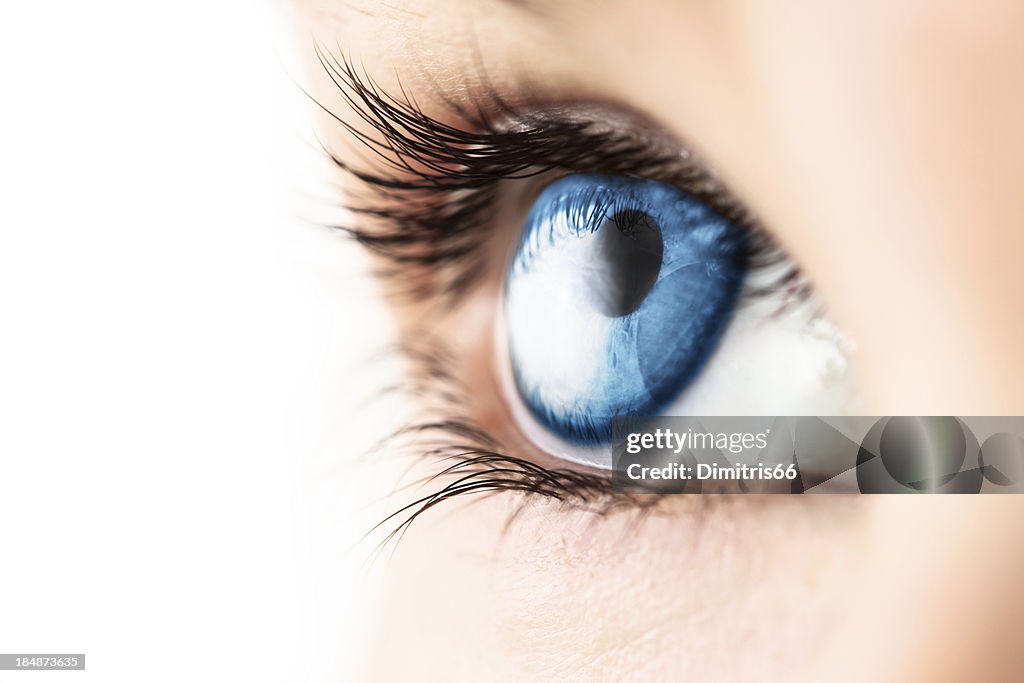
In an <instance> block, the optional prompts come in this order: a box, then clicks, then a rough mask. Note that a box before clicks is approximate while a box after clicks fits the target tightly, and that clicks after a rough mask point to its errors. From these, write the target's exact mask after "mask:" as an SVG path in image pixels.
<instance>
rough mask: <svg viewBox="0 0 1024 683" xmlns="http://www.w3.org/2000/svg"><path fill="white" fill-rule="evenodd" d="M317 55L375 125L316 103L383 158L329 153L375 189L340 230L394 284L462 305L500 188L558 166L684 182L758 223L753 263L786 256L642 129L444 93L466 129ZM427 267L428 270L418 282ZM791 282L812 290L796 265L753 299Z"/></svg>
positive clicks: (419, 296) (702, 175)
mask: <svg viewBox="0 0 1024 683" xmlns="http://www.w3.org/2000/svg"><path fill="white" fill-rule="evenodd" d="M315 51H316V55H317V58H318V60H319V61H320V63H321V65H322V66H323V68H324V70H325V71H326V72H327V74H328V75H329V77H330V78H331V80H332V81H333V82H334V84H335V86H336V87H337V89H338V91H339V92H340V93H341V96H342V97H343V99H344V100H345V104H346V105H347V108H348V109H350V110H351V111H352V113H353V114H355V116H357V117H358V118H359V119H360V120H361V121H362V122H364V123H365V124H367V125H368V126H369V128H370V131H371V132H369V133H368V132H364V131H363V130H360V129H359V128H357V127H356V126H355V125H353V124H352V123H350V122H349V121H347V120H346V119H345V118H344V117H343V116H339V115H337V114H336V113H334V112H332V111H331V110H330V109H329V108H328V107H326V106H325V105H323V104H321V103H319V102H318V103H317V104H318V105H319V106H320V107H321V108H322V109H324V111H326V112H327V113H328V114H329V115H330V116H331V117H332V118H334V120H336V121H337V122H338V123H339V124H340V125H341V126H342V127H343V128H344V129H345V130H346V131H347V133H348V134H349V135H351V137H352V139H354V140H356V141H358V142H359V143H360V144H361V145H362V146H363V148H364V149H366V150H369V151H370V152H371V153H372V157H373V158H372V161H371V163H369V164H367V166H366V167H365V168H364V167H358V166H356V165H355V164H354V163H352V162H351V161H346V160H345V159H342V158H341V156H340V155H338V154H336V153H334V152H332V151H330V150H329V149H326V148H325V152H326V153H327V154H328V156H329V157H330V159H331V161H332V162H333V163H334V164H335V165H336V166H337V167H338V168H339V169H341V170H342V171H343V172H344V173H347V174H349V175H350V176H352V177H353V178H355V179H357V180H358V181H359V183H360V184H361V185H362V186H363V187H365V188H367V189H369V190H370V191H371V194H370V196H369V197H362V198H358V197H355V196H354V193H351V192H350V193H349V197H348V200H347V203H346V208H347V209H348V210H349V211H350V212H352V213H353V214H355V215H356V216H357V217H358V221H357V224H356V225H333V226H331V227H334V228H336V229H339V230H341V231H343V232H345V233H347V234H349V235H351V236H352V237H354V238H355V239H356V240H357V241H359V242H360V243H361V244H363V245H364V246H366V247H367V248H369V249H371V250H372V251H374V252H376V253H378V254H380V255H382V256H385V257H386V263H388V264H390V265H385V266H383V267H381V268H379V269H378V273H379V274H380V275H383V276H385V277H389V279H390V281H391V283H392V287H393V289H392V291H393V292H395V293H397V294H399V295H402V296H405V297H406V298H409V299H413V300H417V301H423V300H431V299H433V300H436V299H438V298H440V299H442V300H443V301H445V302H447V303H449V304H455V303H457V302H458V301H459V300H460V299H461V296H462V295H463V294H465V293H466V292H467V291H469V290H470V289H471V288H472V286H473V284H475V283H476V282H477V281H478V280H479V279H480V278H481V277H482V276H483V275H484V273H485V263H484V262H483V260H482V259H473V258H471V257H472V256H473V255H474V254H475V253H478V252H479V249H480V248H481V246H482V244H483V243H484V242H485V241H486V239H487V237H488V232H487V231H486V230H483V229H481V228H482V226H484V225H486V224H487V222H488V219H489V217H490V216H491V211H492V209H493V206H494V204H495V200H496V194H497V193H496V189H497V185H498V183H499V182H500V181H502V180H507V179H514V178H528V177H532V176H536V175H540V174H542V173H545V172H548V171H551V170H552V169H566V170H570V171H588V172H600V173H609V174H623V175H636V176H645V177H651V176H655V177H657V179H659V180H664V181H670V182H674V183H675V184H677V185H679V186H680V187H682V189H685V190H686V191H688V192H689V193H690V194H693V195H694V196H696V197H697V198H698V199H700V200H702V201H705V202H707V203H709V204H710V205H712V206H714V208H715V209H716V210H717V211H719V212H720V213H721V214H722V215H723V216H724V217H726V218H727V219H729V220H731V221H733V222H735V223H737V224H738V225H741V226H743V227H745V228H746V229H748V230H749V232H750V235H751V239H749V240H748V244H749V250H750V254H749V259H748V260H749V263H750V266H751V268H767V267H770V266H773V265H776V264H779V263H786V262H787V259H786V257H785V255H784V254H783V253H782V252H781V251H780V250H779V249H778V248H777V247H776V246H775V245H774V242H773V241H772V240H771V239H770V238H769V237H768V236H767V233H766V232H765V231H763V230H762V229H760V228H759V227H758V226H757V224H756V221H754V220H753V218H752V217H751V216H750V215H749V213H748V212H747V211H746V209H745V208H744V207H743V205H742V204H741V203H740V202H738V201H736V200H735V199H733V198H732V197H731V196H730V195H729V194H728V193H727V192H726V191H725V190H724V189H723V188H722V187H721V184H720V183H719V182H718V181H717V180H716V179H715V178H714V176H713V175H712V174H711V173H710V172H708V171H707V169H706V168H705V167H704V166H703V165H701V164H700V163H699V162H696V161H694V160H692V156H688V157H687V158H686V160H682V159H681V157H680V155H679V154H678V153H677V152H673V153H667V152H664V151H663V152H656V151H654V150H653V149H652V148H651V145H649V144H647V143H645V142H643V141H640V140H638V139H636V137H635V136H633V135H630V134H627V133H623V132H620V131H617V130H615V129H614V128H611V127H608V126H604V125H600V123H599V122H597V121H587V120H575V119H573V120H568V119H566V118H565V117H561V118H559V117H557V116H545V115H542V114H538V113H537V112H532V111H527V110H524V109H522V108H517V107H513V106H511V105H510V104H509V103H508V102H507V101H505V99H503V98H502V97H501V96H500V95H499V94H498V93H497V92H495V91H494V90H493V89H489V90H488V91H487V95H486V97H485V98H483V99H482V100H477V101H475V103H474V110H473V111H470V110H469V109H468V108H467V107H466V106H464V105H461V104H459V103H457V102H455V101H453V100H451V99H450V98H444V97H443V96H439V97H440V98H441V99H442V100H443V102H444V103H445V105H446V106H447V107H448V109H449V110H450V111H451V112H452V113H453V115H454V116H456V117H457V118H458V119H459V120H460V121H463V122H464V123H465V124H466V127H467V128H471V130H465V129H463V128H459V127H455V126H452V125H449V124H446V123H444V122H441V121H438V120H437V119H435V118H432V117H430V116H427V115H426V114H424V113H423V111H422V110H421V108H420V107H419V106H418V105H417V104H416V101H415V100H414V99H413V98H412V97H411V96H410V95H409V94H408V93H407V92H406V91H405V90H404V88H402V87H401V86H399V91H400V96H395V95H393V94H389V93H387V92H385V91H384V90H382V89H381V88H380V87H378V86H377V85H376V83H375V82H374V81H373V79H372V78H370V77H369V76H368V75H367V74H366V73H361V72H359V71H358V70H357V69H356V68H355V67H354V66H353V64H352V62H351V61H350V60H348V59H347V58H346V57H345V56H344V55H341V54H340V53H339V54H337V55H335V54H331V53H329V52H327V51H326V50H325V49H323V48H322V47H321V46H319V45H318V46H315ZM499 119H500V120H501V125H500V126H499V125H498V123H497V121H498V120H499ZM790 265H792V264H790ZM426 274H429V275H430V277H429V278H428V277H417V276H419V275H426ZM783 286H785V287H786V288H787V289H788V290H790V292H789V293H790V297H789V298H790V299H792V300H796V299H798V298H803V297H804V295H806V293H807V290H808V287H807V286H806V284H805V283H804V282H803V281H802V277H801V273H800V271H799V269H797V268H796V267H795V266H792V267H787V268H786V269H784V270H783V271H782V272H781V273H780V274H779V275H778V277H776V278H774V280H773V281H772V282H771V283H769V285H767V286H765V287H763V288H761V289H760V290H758V291H751V292H749V294H751V295H760V294H765V293H769V292H776V291H779V289H781V288H782V287H783Z"/></svg>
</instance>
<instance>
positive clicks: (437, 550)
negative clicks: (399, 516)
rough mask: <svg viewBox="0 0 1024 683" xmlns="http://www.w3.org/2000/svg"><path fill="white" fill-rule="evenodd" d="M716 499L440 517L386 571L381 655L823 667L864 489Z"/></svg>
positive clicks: (542, 673)
mask: <svg viewBox="0 0 1024 683" xmlns="http://www.w3.org/2000/svg"><path fill="white" fill-rule="evenodd" d="M710 500H711V499H707V500H704V499H693V498H690V499H678V500H676V501H673V502H672V505H671V507H670V508H667V509H666V510H665V511H664V514H661V513H654V514H652V515H651V516H649V517H647V518H646V519H643V520H640V519H638V518H637V517H636V516H634V515H630V514H628V513H622V514H620V515H617V516H615V517H610V518H598V517H594V516H592V515H590V514H588V513H567V512H566V511H565V510H563V509H560V508H558V507H557V506H551V505H547V504H544V503H539V504H537V503H531V504H528V505H527V507H525V508H520V507H519V504H518V502H516V501H514V500H511V497H510V496H503V497H496V498H493V499H489V500H485V501H481V502H477V503H473V504H471V505H465V506H463V508H462V509H460V510H454V509H452V510H450V511H448V512H447V513H444V514H441V515H437V516H436V517H433V518H426V519H424V520H423V522H424V524H422V525H420V526H418V528H417V529H416V530H415V532H414V533H411V534H410V535H408V536H407V537H406V539H405V540H403V541H402V545H401V547H400V549H399V551H398V552H397V553H396V554H395V555H394V556H392V558H391V559H390V560H388V562H387V565H386V567H384V568H383V572H382V577H381V583H380V585H379V587H378V589H379V591H380V593H379V599H380V600H381V602H382V603H383V604H384V605H386V608H385V609H383V610H382V613H383V614H382V617H381V621H380V623H379V624H378V625H377V628H375V629H374V632H373V642H374V651H375V652H376V654H375V655H374V654H371V656H373V657H374V658H375V661H377V662H380V663H384V664H386V665H387V666H394V667H408V669H407V670H396V671H389V672H388V673H390V674H405V675H411V674H412V673H414V672H415V671H422V670H440V667H444V669H445V670H449V671H460V670H464V671H488V672H489V674H488V675H489V677H491V678H492V679H493V680H523V679H524V678H525V679H534V678H538V677H539V678H544V679H550V678H568V679H573V680H575V679H590V680H592V679H604V680H608V679H616V680H619V679H629V678H644V677H646V676H651V675H655V674H656V677H658V678H665V677H666V675H668V676H669V677H671V678H674V679H676V680H681V679H685V680H698V679H711V680H735V679H740V678H742V679H747V678H761V679H766V680H784V679H787V678H792V676H793V675H795V673H796V672H800V671H805V670H808V669H809V668H810V667H812V666H813V665H814V662H815V657H816V653H817V652H818V651H819V650H820V649H823V648H824V647H826V646H827V645H828V644H829V639H830V638H831V637H832V635H833V633H834V631H833V629H834V628H836V625H837V624H838V623H840V622H841V620H840V619H839V618H838V617H839V616H840V614H841V613H842V612H843V610H845V609H847V608H848V607H849V606H848V605H847V604H846V603H845V600H846V597H845V596H848V595H850V594H851V593H852V591H850V590H848V589H849V587H850V586H853V585H855V584H856V573H857V571H858V569H859V567H860V564H859V563H860V560H858V559H857V558H858V557H859V556H861V555H862V553H863V550H864V536H863V533H862V531H863V530H862V528H861V526H860V523H861V521H862V520H863V519H864V515H863V513H862V510H860V508H862V507H864V503H863V500H860V501H856V504H854V505H849V504H847V502H845V501H840V500H839V499H837V498H834V497H830V499H829V501H828V502H826V503H824V504H822V503H818V502H814V501H812V502H806V500H805V499H801V500H799V501H797V500H796V499H785V500H783V499H781V498H775V499H773V500H764V499H755V498H752V497H748V498H744V499H742V500H738V499H735V500H732V501H726V500H718V501H715V502H709V501H710ZM737 500H738V502H737ZM812 508H813V509H812ZM517 512H518V514H517V516H516V517H515V521H514V523H513V524H512V525H510V526H508V525H507V522H508V521H509V519H510V515H512V514H515V513H517ZM814 520H817V521H814ZM794 602H799V604H800V609H799V610H794V609H793V605H794ZM737 643H742V645H743V646H742V648H740V647H737V646H736V644H737ZM794 643H799V646H798V647H797V646H794V645H793V644H794ZM396 652H403V655H402V657H396V656H395V654H394V653H396ZM404 653H408V655H406V654H404Z"/></svg>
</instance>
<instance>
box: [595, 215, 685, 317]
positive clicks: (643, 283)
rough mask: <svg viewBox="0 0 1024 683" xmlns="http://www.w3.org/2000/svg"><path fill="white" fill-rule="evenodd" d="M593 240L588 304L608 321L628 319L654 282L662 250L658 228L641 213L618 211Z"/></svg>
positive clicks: (662, 245) (606, 221) (659, 268)
mask: <svg viewBox="0 0 1024 683" xmlns="http://www.w3.org/2000/svg"><path fill="white" fill-rule="evenodd" d="M594 237H595V238H596V243H595V244H594V250H595V258H596V262H597V263H596V265H597V267H596V268H593V269H588V270H587V271H586V272H585V278H586V284H587V287H588V290H589V292H590V293H591V297H592V301H593V303H594V305H595V306H596V307H597V309H598V310H599V311H601V313H603V314H605V315H606V316H608V317H609V318H619V317H622V316H624V315H629V314H630V313H632V312H633V311H635V310H636V309H637V308H639V307H640V304H641V303H643V300H644V299H645V298H646V297H647V293H648V292H650V291H651V287H653V286H654V283H655V282H657V280H658V272H659V271H660V270H661V256H662V253H663V251H664V249H665V244H664V242H663V241H662V238H661V228H659V227H658V224H657V223H656V222H655V221H654V219H653V218H651V217H650V216H649V215H647V214H646V213H644V212H643V211H635V210H634V211H620V212H619V213H617V214H615V215H614V216H612V217H610V218H608V219H606V220H605V221H604V223H603V224H602V225H601V227H600V228H598V230H597V233H596V234H595V235H594Z"/></svg>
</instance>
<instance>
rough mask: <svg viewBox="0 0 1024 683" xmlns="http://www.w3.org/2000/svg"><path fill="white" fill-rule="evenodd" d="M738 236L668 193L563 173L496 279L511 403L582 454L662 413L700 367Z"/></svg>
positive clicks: (739, 252)
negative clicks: (625, 420) (625, 418)
mask: <svg viewBox="0 0 1024 683" xmlns="http://www.w3.org/2000/svg"><path fill="white" fill-rule="evenodd" d="M747 236H748V232H747V231H746V230H745V229H744V228H741V227H739V226H737V225H735V224H733V223H731V222H729V221H728V220H726V219H725V218H723V217H721V216H720V215H719V214H717V213H716V212H715V211H714V210H713V209H712V208H711V207H709V206H708V205H706V204H705V203H703V202H701V201H700V200H698V199H696V198H694V197H693V196H691V195H689V194H686V193H684V192H682V191H681V190H679V189H677V188H676V187H674V186H672V185H669V184H666V183H662V182H657V181H654V180H644V179H637V178H631V177H625V176H608V175H596V174H578V175H572V176H568V177H565V178H562V179H561V180H558V181H556V182H555V183H553V184H551V185H550V186H548V187H547V188H546V189H545V190H544V191H543V192H542V193H541V194H540V196H539V197H538V199H537V200H536V202H535V203H534V205H533V207H532V209H531V211H530V213H529V216H528V218H527V221H526V226H525V229H524V234H523V237H522V240H521V241H520V244H519V247H518V251H517V253H516V254H515V256H514V258H513V259H512V262H511V264H510V266H509V270H508V273H507V277H506V294H505V297H506V298H505V307H504V308H505V311H504V312H505V330H506V334H507V345H508V350H509V357H510V363H511V373H512V377H513V379H514V384H515V387H516V390H517V391H518V393H519V396H520V398H521V400H522V402H523V404H524V405H525V407H526V408H527V409H528V410H529V412H530V413H531V415H532V416H533V417H534V418H536V419H537V420H538V421H539V422H540V423H541V424H542V425H543V426H544V427H545V428H546V429H548V430H550V431H552V432H553V433H554V434H555V435H557V436H558V437H560V438H562V439H565V440H567V441H570V442H573V443H577V444H580V445H584V446H590V445H597V444H600V443H604V442H606V441H608V440H609V439H610V437H611V419H612V417H614V416H615V415H630V414H639V415H649V414H657V413H659V412H661V411H663V410H664V409H665V408H666V407H667V406H668V405H669V404H670V403H671V402H672V401H673V400H674V399H675V398H676V397H677V396H679V395H680V394H681V393H682V392H683V391H684V390H685V389H686V388H687V386H688V385H689V384H690V383H691V382H692V381H693V379H694V378H695V377H696V376H697V375H698V374H699V373H700V371H701V369H702V368H703V366H704V365H705V363H706V362H707V360H708V358H709V356H710V355H711V353H712V351H713V350H714V349H715V346H716V344H717V343H718V341H719V339H720V338H721V335H722V333H723V331H724V330H725V329H726V327H727V326H728V324H729V320H730V317H731V315H732V313H733V310H734V309H735V307H736V304H737V301H738V299H739V295H740V292H741V290H742V288H743V283H744V278H745V275H746V272H747V257H748V250H747Z"/></svg>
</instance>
